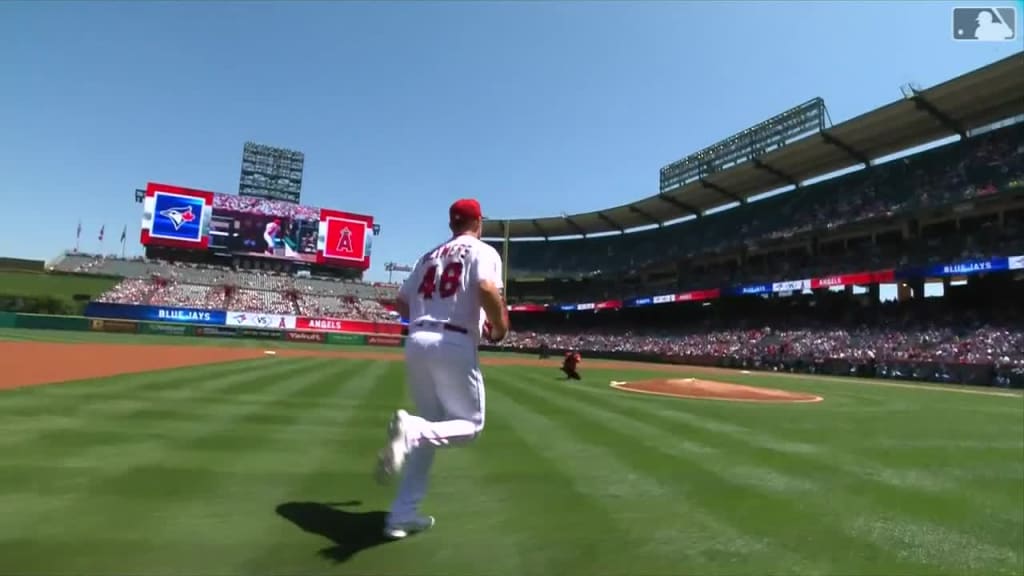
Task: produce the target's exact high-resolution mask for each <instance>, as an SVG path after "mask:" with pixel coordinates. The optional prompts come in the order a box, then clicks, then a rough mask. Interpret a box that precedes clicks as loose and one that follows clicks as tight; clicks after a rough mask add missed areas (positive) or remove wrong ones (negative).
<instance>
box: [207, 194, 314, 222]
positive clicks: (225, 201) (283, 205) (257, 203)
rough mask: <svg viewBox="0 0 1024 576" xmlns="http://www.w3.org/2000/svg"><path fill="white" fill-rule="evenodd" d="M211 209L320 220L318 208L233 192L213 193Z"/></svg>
mask: <svg viewBox="0 0 1024 576" xmlns="http://www.w3.org/2000/svg"><path fill="white" fill-rule="evenodd" d="M213 210H214V211H215V212H216V211H218V210H224V211H231V212H241V213H243V214H255V215H259V216H280V217H281V218H283V219H288V220H313V221H319V220H320V209H319V208H314V207H312V206H303V205H301V204H293V203H291V202H281V201H279V200H266V199H264V198H254V197H251V196H237V195H234V194H214V195H213Z"/></svg>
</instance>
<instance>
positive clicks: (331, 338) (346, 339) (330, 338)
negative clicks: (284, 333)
mask: <svg viewBox="0 0 1024 576" xmlns="http://www.w3.org/2000/svg"><path fill="white" fill-rule="evenodd" d="M306 334H311V332H306ZM326 336H327V343H328V344H340V345H342V346H365V345H366V336H363V335H362V334H337V333H331V334H326Z"/></svg>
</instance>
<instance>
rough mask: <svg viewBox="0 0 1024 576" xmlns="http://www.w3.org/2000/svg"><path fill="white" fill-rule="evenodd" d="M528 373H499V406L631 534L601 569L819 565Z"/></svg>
mask: <svg viewBox="0 0 1024 576" xmlns="http://www.w3.org/2000/svg"><path fill="white" fill-rule="evenodd" d="M523 374H524V373H523V372H521V371H518V372H514V373H509V372H505V371H502V372H499V373H496V374H494V377H493V380H494V381H496V382H495V385H494V386H492V387H491V388H490V392H491V397H492V398H493V402H492V405H493V406H500V407H501V408H500V410H503V411H510V413H511V414H514V418H515V422H516V425H517V426H518V427H519V429H520V430H522V431H523V436H524V438H525V439H526V440H527V441H528V442H530V443H531V446H533V448H534V449H535V450H537V451H538V452H541V453H543V454H547V455H549V456H550V457H551V458H554V459H555V460H557V461H558V462H560V463H561V464H562V467H563V468H564V469H565V472H564V474H565V475H566V476H567V477H568V478H569V479H570V481H571V482H572V483H573V484H574V485H575V487H576V489H577V490H578V491H580V492H582V493H584V494H586V495H587V496H588V498H590V499H591V500H593V502H594V505H595V506H603V507H604V508H605V510H606V513H607V514H608V515H609V516H610V517H611V518H612V521H613V523H614V525H615V526H617V528H618V530H620V531H622V532H625V533H626V534H627V535H628V536H629V540H627V542H626V543H625V544H623V545H620V546H618V547H609V548H607V549H605V550H604V554H603V555H602V556H600V561H598V560H597V559H594V566H593V568H594V569H599V568H600V569H602V570H607V572H608V573H620V574H621V573H631V572H633V571H635V570H637V569H638V567H642V569H643V573H645V574H678V573H709V572H713V571H714V570H716V567H718V569H720V568H721V567H722V566H729V567H730V568H731V570H733V571H734V572H744V571H745V570H746V571H749V570H756V571H764V570H770V569H771V566H767V565H765V564H764V562H778V563H779V566H780V567H782V566H785V568H786V569H787V570H790V571H794V570H796V571H799V570H801V569H805V570H806V569H811V568H813V567H812V566H810V565H808V564H807V563H805V562H804V561H803V560H802V558H801V557H800V556H799V555H797V554H792V553H790V552H788V551H787V550H785V549H783V548H780V547H777V546H774V543H773V542H772V540H771V539H770V538H765V537H763V536H761V535H757V534H751V533H749V532H748V531H746V530H742V529H740V528H739V526H741V523H738V522H730V521H726V520H723V519H722V518H720V517H719V516H718V515H717V514H716V513H714V512H707V511H705V510H704V509H703V508H701V507H699V506H696V505H694V503H693V501H692V500H691V499H690V495H689V494H687V492H688V490H687V489H686V486H685V482H684V478H683V476H682V474H684V473H685V470H684V469H683V467H682V466H680V465H679V463H678V462H668V461H666V460H665V459H664V458H661V457H658V458H656V459H657V460H658V462H659V463H661V464H668V465H669V468H670V470H669V471H668V472H669V473H667V474H666V473H662V472H663V470H661V469H660V467H658V469H652V467H651V466H649V464H650V460H651V459H652V458H649V457H647V458H643V456H644V455H643V454H642V455H641V456H642V458H641V460H640V461H642V463H643V465H637V464H638V459H637V457H636V455H637V450H638V448H639V447H638V446H637V444H638V442H637V441H636V439H634V438H631V437H628V436H624V435H621V434H618V433H612V432H611V431H610V430H608V429H606V428H605V426H604V425H599V426H596V427H592V426H590V425H589V422H588V421H587V420H585V419H582V418H581V417H580V415H578V414H575V413H573V412H570V411H566V410H564V409H562V408H561V407H559V406H558V405H557V404H556V403H553V402H550V401H549V400H548V399H546V398H545V397H544V394H546V391H543V390H534V389H535V388H536V385H534V384H522V383H521V382H522V380H523V378H522V376H523ZM513 381H515V383H514V384H513ZM548 385H550V383H548ZM496 409H497V408H496ZM579 529H580V530H586V529H585V528H584V527H582V526H581V527H580V528H579ZM602 529H604V528H602ZM622 550H629V554H628V555H623V554H622V553H621V552H622ZM637 558H643V560H642V562H640V563H638V561H637ZM599 564H600V566H599Z"/></svg>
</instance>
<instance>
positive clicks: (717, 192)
mask: <svg viewBox="0 0 1024 576" xmlns="http://www.w3.org/2000/svg"><path fill="white" fill-rule="evenodd" d="M1022 95H1024V54H1020V53H1018V54H1015V55H1013V56H1010V57H1008V58H1005V59H1003V60H1000V61H998V62H995V63H993V64H990V65H988V66H985V67H983V68H979V69H977V70H974V71H971V72H968V73H967V74H964V75H962V76H959V77H957V78H954V79H952V80H949V81H947V82H944V83H942V84H939V85H937V86H933V87H932V88H928V89H927V90H921V91H916V92H914V93H913V94H912V95H910V96H908V97H907V98H905V99H903V100H899V101H896V102H893V103H891V104H888V105H886V106H883V107H881V108H878V109H876V110H872V111H871V112H868V113H866V114H862V115H860V116H857V117H856V118H852V119H850V120H847V121H845V122H843V123H841V124H836V125H834V126H832V127H830V128H827V129H825V130H822V131H820V132H817V133H814V134H812V135H810V136H808V137H805V138H802V139H800V140H797V141H795V142H793V143H791V144H788V145H786V146H784V147H781V148H777V149H775V150H772V151H770V152H768V153H767V154H764V155H762V156H760V157H757V158H755V159H753V160H752V161H748V162H744V163H742V164H739V165H736V166H735V167H732V168H729V169H726V170H723V171H721V172H717V173H715V174H712V175H709V176H706V177H704V178H702V179H699V180H695V181H692V182H689V183H687V184H684V185H682V186H679V187H677V188H675V189H672V190H669V191H668V192H666V193H664V194H658V195H655V196H651V197H648V198H644V199H642V200H638V201H636V202H633V203H630V204H627V205H624V206H618V207H615V208H608V209H606V210H598V211H596V212H585V213H581V214H572V215H565V216H552V217H545V218H520V219H515V220H501V219H491V218H489V219H487V220H485V221H484V230H483V236H484V237H485V238H504V237H505V234H506V226H507V228H508V237H509V238H513V239H515V238H538V237H541V238H552V237H559V236H580V235H584V236H586V235H590V234H600V233H606V232H626V231H628V230H630V229H634V228H641V227H647V226H651V225H654V224H658V225H662V224H664V223H665V222H669V221H672V220H678V219H680V218H685V217H686V216H690V215H699V214H703V213H705V212H707V211H708V210H712V209H714V208H718V207H721V206H725V205H727V204H732V203H734V202H742V201H746V200H747V199H748V198H750V197H751V196H757V195H759V194H763V193H765V192H769V191H771V190H774V189H777V188H780V187H784V186H788V185H796V184H797V183H799V182H803V181H806V180H810V179H812V178H817V177H820V176H825V175H827V174H831V173H833V172H836V171H839V170H844V169H847V168H850V167H853V166H857V165H865V166H867V165H869V164H870V162H871V161H873V160H875V159H878V158H882V157H885V156H888V155H890V154H895V153H898V152H902V151H904V150H909V149H911V148H914V147H916V146H921V145H923V144H928V143H930V142H934V141H936V140H939V139H942V138H947V137H949V136H954V135H960V136H961V138H966V136H967V133H968V131H970V130H973V129H976V128H981V127H983V126H986V125H988V124H991V123H993V122H997V121H1000V120H1004V119H1006V118H1010V117H1012V116H1014V115H1017V114H1021V113H1024V96H1022Z"/></svg>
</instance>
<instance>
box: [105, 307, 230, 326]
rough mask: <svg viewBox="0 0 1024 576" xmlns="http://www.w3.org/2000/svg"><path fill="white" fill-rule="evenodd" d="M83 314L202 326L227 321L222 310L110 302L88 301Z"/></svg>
mask: <svg viewBox="0 0 1024 576" xmlns="http://www.w3.org/2000/svg"><path fill="white" fill-rule="evenodd" d="M85 315H86V316H88V317H90V318H121V319H126V320H143V321H147V322H173V323H177V324H201V325H204V326H224V325H225V324H226V323H227V313H226V312H225V311H224V310H196V309H194V308H171V307H167V306H134V305H131V304H110V303H107V302H90V303H89V305H88V306H86V308H85Z"/></svg>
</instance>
